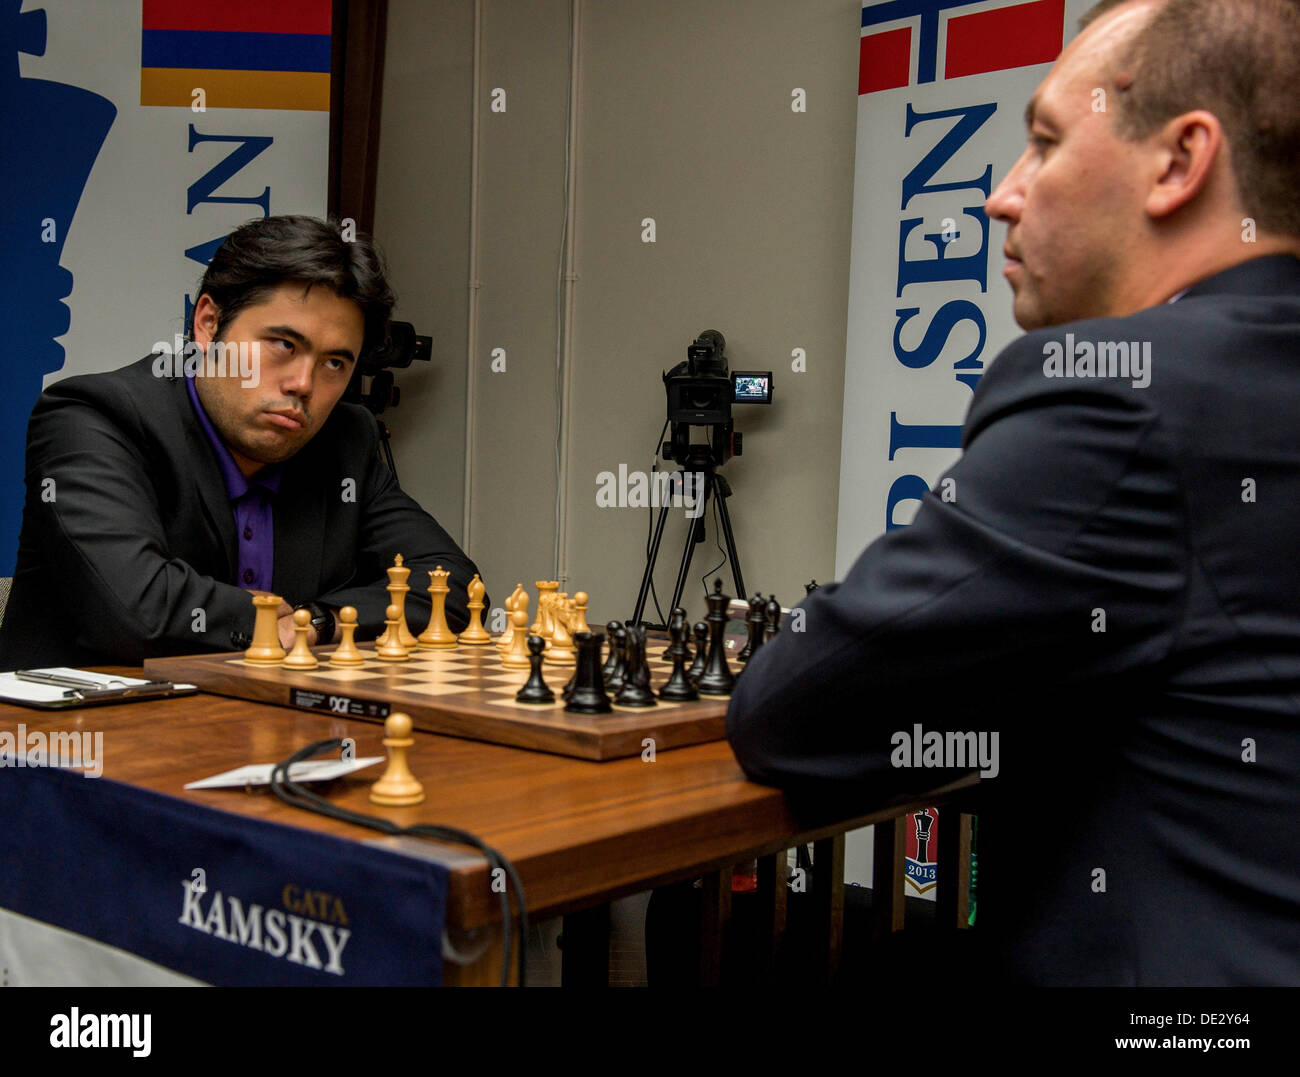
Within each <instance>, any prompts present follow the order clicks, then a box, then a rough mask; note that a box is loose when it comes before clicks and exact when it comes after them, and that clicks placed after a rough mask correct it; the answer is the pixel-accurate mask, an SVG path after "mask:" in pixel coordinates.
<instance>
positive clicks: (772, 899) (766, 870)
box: [758, 849, 789, 983]
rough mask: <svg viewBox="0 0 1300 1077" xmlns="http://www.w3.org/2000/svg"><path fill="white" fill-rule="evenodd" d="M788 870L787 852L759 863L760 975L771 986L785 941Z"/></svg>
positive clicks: (761, 859) (768, 857)
mask: <svg viewBox="0 0 1300 1077" xmlns="http://www.w3.org/2000/svg"><path fill="white" fill-rule="evenodd" d="M788 874H789V869H788V867H787V862H786V851H785V850H784V849H782V850H781V851H780V852H779V853H773V854H772V855H771V856H763V857H760V858H759V861H758V927H759V945H760V946H761V947H762V948H763V950H762V953H761V955H760V959H759V969H760V975H761V976H762V978H763V979H764V981H766V982H768V983H771V982H772V981H774V980H775V979H776V976H777V973H778V971H779V970H778V968H777V958H778V957H779V955H780V953H781V943H782V941H783V940H784V938H785V907H786V906H785V902H786V891H787V886H786V876H787V875H788Z"/></svg>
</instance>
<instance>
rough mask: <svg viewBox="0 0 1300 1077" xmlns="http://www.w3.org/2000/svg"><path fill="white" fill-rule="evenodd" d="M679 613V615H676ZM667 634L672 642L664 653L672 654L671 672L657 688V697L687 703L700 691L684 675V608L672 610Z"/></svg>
mask: <svg viewBox="0 0 1300 1077" xmlns="http://www.w3.org/2000/svg"><path fill="white" fill-rule="evenodd" d="M679 613H680V614H681V615H682V616H681V617H678V616H676V615H677V614H679ZM668 634H669V635H670V636H671V637H672V640H673V643H672V646H671V647H669V648H668V650H667V651H666V652H664V653H665V654H670V655H672V659H673V672H672V676H671V677H669V678H668V683H667V684H665V685H664V686H663V687H662V688H660V689H659V698H660V699H666V700H668V701H670V702H673V703H689V702H690V701H691V700H693V699H699V698H700V693H699V692H697V691H696V690H695V687H694V686H693V685H692V684H691V682H690V678H689V677H687V676H686V654H687V651H686V644H685V641H686V611H685V610H682V609H678V610H674V611H673V619H672V621H671V622H669V625H668Z"/></svg>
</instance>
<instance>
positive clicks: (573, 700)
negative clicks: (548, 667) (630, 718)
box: [564, 632, 613, 714]
mask: <svg viewBox="0 0 1300 1077" xmlns="http://www.w3.org/2000/svg"><path fill="white" fill-rule="evenodd" d="M573 639H574V642H576V643H577V645H578V668H577V671H576V672H575V673H574V674H573V691H572V692H571V693H570V694H569V702H568V703H566V704H565V706H564V709H565V710H566V711H573V712H574V713H575V714H608V713H609V712H610V711H611V710H613V708H612V707H611V706H610V705H609V696H608V695H606V693H605V682H604V678H603V677H602V676H601V672H600V648H601V645H602V644H603V643H604V642H605V637H604V635H602V634H601V633H600V632H578V633H577V634H575V635H574V637H573Z"/></svg>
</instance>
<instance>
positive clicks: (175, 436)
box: [0, 357, 477, 669]
mask: <svg viewBox="0 0 1300 1077" xmlns="http://www.w3.org/2000/svg"><path fill="white" fill-rule="evenodd" d="M152 366H153V359H152V357H149V358H146V359H142V360H140V361H139V362H137V363H133V364H131V365H130V366H127V367H123V368H122V369H121V370H117V371H113V372H112V373H107V374H91V375H84V376H80V377H74V378H68V379H67V380H65V381H62V382H59V383H58V384H57V385H53V386H51V387H50V388H49V389H47V390H46V391H45V392H44V393H43V394H42V395H41V397H40V399H39V400H38V401H37V402H36V406H35V408H34V409H33V411H32V417H31V421H30V423H29V424H28V431H27V501H26V505H25V508H24V511H23V527H22V535H21V538H20V540H19V549H18V567H17V570H16V572H15V575H14V581H13V590H12V593H11V596H10V599H9V605H8V608H7V610H6V612H5V618H4V624H3V627H2V628H0V668H3V669H15V668H21V667H24V666H41V665H63V664H66V665H88V664H92V663H97V662H98V663H107V662H124V663H132V664H135V663H139V662H140V661H142V660H143V659H144V658H146V657H148V656H151V655H164V654H185V653H195V652H199V651H203V650H230V649H232V648H239V647H243V646H247V645H248V644H247V640H248V638H249V637H250V636H251V634H252V629H253V620H254V610H253V605H252V601H251V599H250V598H249V595H248V592H247V591H245V590H243V589H242V588H240V587H239V586H237V585H236V582H235V581H236V568H237V551H236V536H235V523H234V514H233V512H232V510H231V507H230V502H229V499H228V496H227V494H226V488H225V484H224V482H223V480H222V477H221V471H220V469H219V467H218V464H217V459H216V454H215V452H214V450H213V447H212V444H211V442H210V441H209V440H208V438H207V437H206V435H205V433H204V431H203V428H202V427H201V426H200V424H199V420H198V417H197V416H196V415H195V414H194V409H193V406H192V405H191V403H190V400H189V394H188V393H187V391H186V388H185V382H184V380H183V379H181V378H157V377H155V376H154V374H153V370H152ZM377 448H378V434H377V430H376V425H375V421H374V418H373V417H372V416H371V415H370V414H369V412H367V411H366V410H365V409H364V408H362V407H359V406H357V405H352V404H343V403H340V404H338V405H337V406H336V407H335V409H334V411H333V413H332V414H331V415H330V417H329V418H328V419H327V420H326V422H325V424H324V425H323V426H322V427H321V429H320V430H319V431H318V432H317V433H316V436H315V437H314V438H312V440H311V441H310V442H308V443H307V444H306V445H305V446H304V447H303V448H302V449H301V450H300V451H299V452H298V454H297V455H296V456H294V457H293V458H291V459H290V460H288V461H287V462H286V463H285V465H284V472H283V478H282V480H281V483H280V492H279V494H278V496H277V497H276V500H275V506H274V519H275V567H274V590H275V593H276V594H278V595H281V596H282V597H283V598H284V599H285V600H286V601H288V602H289V603H290V604H292V605H297V604H301V603H304V602H310V601H316V602H319V603H321V604H322V605H325V606H331V607H335V608H340V607H342V606H355V607H356V609H357V615H358V623H359V624H360V625H361V628H360V629H359V630H358V637H359V638H365V637H366V636H367V635H374V634H376V633H377V632H380V631H382V630H383V627H384V624H383V622H384V608H385V606H386V605H387V601H388V594H387V592H386V591H385V590H384V585H385V584H386V583H387V582H388V577H387V575H386V574H385V571H384V570H385V568H386V567H387V566H389V565H391V564H392V560H393V557H394V555H396V554H398V553H400V554H402V555H403V558H404V560H405V563H406V564H407V565H408V566H410V568H411V575H410V578H409V579H408V581H407V582H408V584H409V585H410V587H411V590H410V592H409V594H408V595H407V599H406V611H407V615H408V618H409V621H410V623H411V625H412V626H415V627H414V630H415V631H416V632H419V631H421V630H422V629H423V627H424V624H425V623H426V622H427V620H428V616H429V596H428V593H427V591H426V588H427V587H428V584H429V576H428V574H427V571H426V570H427V569H432V568H434V567H436V565H438V564H441V565H442V566H443V568H445V569H448V570H449V571H450V572H451V574H452V575H451V578H450V580H449V583H450V584H451V588H452V589H451V594H450V595H449V596H448V602H447V610H448V617H447V619H448V621H449V623H450V624H451V626H452V628H453V629H458V628H462V627H464V626H465V625H466V624H467V623H468V611H467V608H466V595H465V588H466V585H467V584H468V583H469V580H470V579H471V577H472V576H473V574H474V572H475V571H477V570H476V569H475V567H474V564H473V562H472V561H470V560H469V558H467V557H466V556H465V555H464V554H463V553H462V552H461V551H460V549H458V548H457V546H456V543H455V542H454V541H452V539H451V537H450V536H449V535H448V534H447V533H446V532H445V531H444V530H443V529H442V528H441V527H439V526H438V523H437V522H436V521H435V520H434V519H433V517H431V516H430V515H429V514H428V513H426V512H425V511H424V510H423V509H421V508H420V506H419V505H417V504H416V503H415V502H414V501H413V500H412V499H411V498H410V497H408V496H407V495H406V494H404V493H403V492H402V491H401V489H400V488H399V487H398V485H397V482H396V480H395V479H394V478H393V475H392V473H391V472H390V471H389V470H388V468H387V467H386V466H385V464H384V463H383V462H382V460H380V458H379V455H378V452H377ZM347 480H351V483H348V481H347ZM353 484H354V485H355V495H354V496H353V495H352V493H351V490H350V487H351V486H352V485H353Z"/></svg>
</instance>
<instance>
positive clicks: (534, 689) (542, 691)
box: [515, 636, 555, 703]
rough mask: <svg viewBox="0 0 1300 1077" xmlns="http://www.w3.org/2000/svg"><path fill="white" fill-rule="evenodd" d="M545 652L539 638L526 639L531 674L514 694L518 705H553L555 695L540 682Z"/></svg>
mask: <svg viewBox="0 0 1300 1077" xmlns="http://www.w3.org/2000/svg"><path fill="white" fill-rule="evenodd" d="M544 650H546V640H544V639H542V637H541V636H529V637H528V661H529V664H530V665H531V666H532V672H530V673H529V674H528V681H527V682H526V683H525V684H524V686H523V687H522V688H521V689H519V691H518V692H517V693H516V694H515V700H516V702H519V703H554V702H555V693H554V692H552V691H551V690H550V689H549V688H547V687H546V682H545V681H544V680H542V652H543V651H544Z"/></svg>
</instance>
